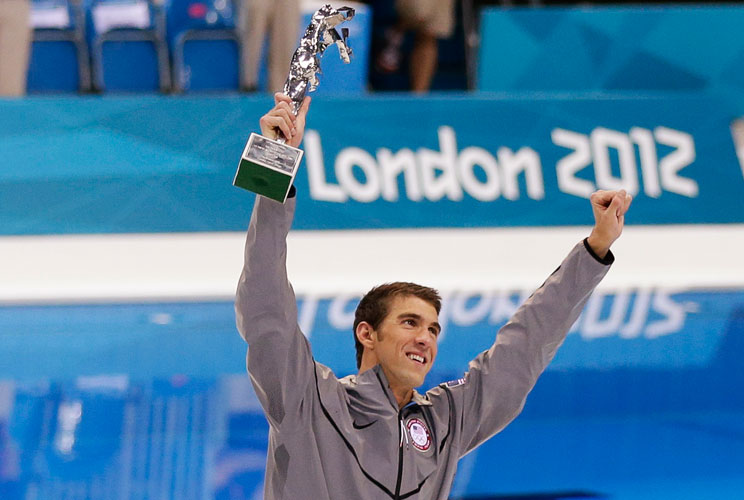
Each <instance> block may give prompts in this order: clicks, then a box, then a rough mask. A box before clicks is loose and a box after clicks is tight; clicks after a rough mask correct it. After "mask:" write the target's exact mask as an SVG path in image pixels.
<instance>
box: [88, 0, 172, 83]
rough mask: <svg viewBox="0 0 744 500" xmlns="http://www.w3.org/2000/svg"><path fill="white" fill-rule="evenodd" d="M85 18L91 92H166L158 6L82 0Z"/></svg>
mask: <svg viewBox="0 0 744 500" xmlns="http://www.w3.org/2000/svg"><path fill="white" fill-rule="evenodd" d="M86 16H87V23H88V27H89V32H90V35H89V37H90V42H89V43H90V47H91V58H92V61H93V86H94V89H95V90H97V91H100V92H103V91H158V90H159V91H161V92H167V91H169V90H170V87H171V80H170V66H169V63H168V47H167V44H166V42H165V19H164V11H163V9H162V8H161V7H159V6H158V5H156V4H155V3H154V2H153V1H152V0H86Z"/></svg>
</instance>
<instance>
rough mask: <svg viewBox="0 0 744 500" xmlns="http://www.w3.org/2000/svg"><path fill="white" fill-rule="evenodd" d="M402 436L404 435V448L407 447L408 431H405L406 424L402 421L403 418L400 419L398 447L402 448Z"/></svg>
mask: <svg viewBox="0 0 744 500" xmlns="http://www.w3.org/2000/svg"><path fill="white" fill-rule="evenodd" d="M403 436H405V437H406V448H408V433H407V432H406V425H405V424H404V423H403V419H401V420H400V447H401V448H403Z"/></svg>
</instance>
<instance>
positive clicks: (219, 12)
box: [166, 0, 241, 92]
mask: <svg viewBox="0 0 744 500" xmlns="http://www.w3.org/2000/svg"><path fill="white" fill-rule="evenodd" d="M166 5H167V7H166V8H167V14H166V19H167V21H166V24H167V29H166V32H167V37H168V43H169V45H170V49H171V54H172V56H173V89H174V91H176V92H184V91H189V90H237V89H238V88H239V87H240V86H241V75H240V50H241V49H240V38H239V36H238V33H237V30H236V22H235V18H236V15H235V8H234V6H233V3H232V1H231V0H168V1H167V4H166Z"/></svg>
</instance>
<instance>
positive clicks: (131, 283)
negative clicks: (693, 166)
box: [0, 224, 744, 303]
mask: <svg viewBox="0 0 744 500" xmlns="http://www.w3.org/2000/svg"><path fill="white" fill-rule="evenodd" d="M588 233H589V228H588V227H563V228H509V229H437V230H432V229H426V230H423V229H403V230H370V231H297V232H293V233H291V234H290V238H289V257H288V259H289V261H288V268H289V276H290V279H291V280H292V282H293V284H294V287H295V291H296V292H297V293H298V294H302V295H308V294H309V295H315V296H331V295H337V294H346V293H350V294H355V293H359V292H363V291H365V290H367V289H368V288H370V287H372V286H374V285H376V284H379V283H383V282H386V281H395V280H409V281H415V282H419V283H422V284H426V285H430V286H434V287H437V288H439V289H440V290H442V291H451V290H459V291H486V290H522V289H531V288H534V287H537V286H539V285H540V283H542V281H543V280H544V279H545V277H546V276H547V275H549V274H550V273H551V272H552V271H553V270H554V269H555V267H556V266H557V265H558V264H559V263H560V261H561V259H562V258H563V257H564V256H565V254H566V253H567V252H568V251H569V250H570V249H571V247H572V246H573V245H574V244H575V243H576V242H578V241H580V240H581V239H582V238H583V237H585V236H586V235H588ZM243 242H244V234H243V233H193V234H191V233H190V234H178V233H169V234H126V235H124V234H114V235H75V236H70V235H67V236H20V237H3V238H0V301H2V302H4V303H26V302H81V301H82V302H88V301H115V300H163V299H185V300H192V299H193V300H196V299H205V298H219V299H229V298H230V297H232V296H233V294H234V291H235V285H236V283H237V280H238V276H239V274H240V270H241V266H242V257H243ZM613 251H614V252H615V255H616V256H617V262H616V264H615V266H614V268H613V269H612V270H611V272H610V273H609V275H608V276H607V278H606V279H605V280H604V282H603V283H602V285H601V286H602V287H603V288H604V289H609V290H612V289H626V288H633V287H664V288H720V287H727V288H728V287H744V262H742V256H744V225H741V224H737V225H716V226H634V227H628V228H626V229H625V234H624V235H623V236H622V238H621V239H620V240H619V241H617V242H616V244H615V245H614V247H613Z"/></svg>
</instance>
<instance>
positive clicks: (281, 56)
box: [0, 0, 300, 93]
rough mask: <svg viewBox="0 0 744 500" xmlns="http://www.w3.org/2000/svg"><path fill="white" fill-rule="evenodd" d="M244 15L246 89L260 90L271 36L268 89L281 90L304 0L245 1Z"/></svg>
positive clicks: (294, 47)
mask: <svg viewBox="0 0 744 500" xmlns="http://www.w3.org/2000/svg"><path fill="white" fill-rule="evenodd" d="M2 1H3V0H0V2H2ZM240 16H241V19H240V33H241V34H240V37H241V42H242V45H243V55H242V59H243V60H242V61H241V71H242V73H243V80H242V81H243V85H244V88H243V91H245V92H255V91H256V90H257V89H258V69H259V63H260V62H261V54H262V53H263V46H264V40H265V39H266V37H267V36H268V38H269V47H268V48H269V50H268V55H269V61H268V70H269V78H268V85H267V87H268V88H267V90H268V91H269V92H272V93H273V92H277V91H281V90H282V89H283V88H284V82H285V80H286V79H287V73H288V72H289V62H290V61H291V60H292V54H294V51H295V49H296V48H297V40H298V33H299V27H300V0H242V4H241V9H240Z"/></svg>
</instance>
